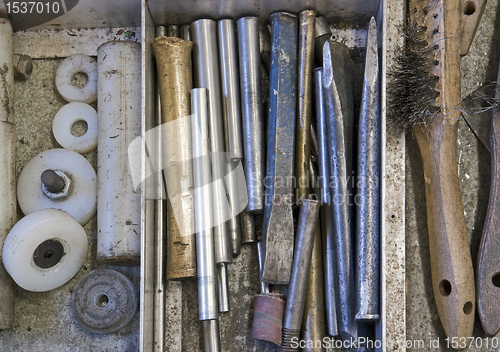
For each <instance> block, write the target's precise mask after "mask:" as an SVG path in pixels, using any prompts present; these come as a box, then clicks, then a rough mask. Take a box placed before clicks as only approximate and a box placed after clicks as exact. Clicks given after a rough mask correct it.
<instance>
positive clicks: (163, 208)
mask: <svg viewBox="0 0 500 352" xmlns="http://www.w3.org/2000/svg"><path fill="white" fill-rule="evenodd" d="M166 34H167V28H166V27H165V26H157V27H156V37H157V38H158V37H164V36H166ZM160 100H161V99H160V88H159V87H158V84H157V85H156V101H155V103H156V104H155V107H156V111H155V114H156V115H155V119H154V125H153V126H155V127H157V128H156V130H155V133H156V135H155V139H156V140H155V144H154V148H155V151H154V152H153V153H150V154H149V156H150V157H151V159H152V161H153V162H154V165H155V170H157V172H156V175H155V183H154V184H155V187H156V192H155V197H154V200H152V202H154V211H155V214H154V219H155V220H154V221H155V225H154V238H155V240H154V245H155V246H154V249H155V266H154V274H155V281H154V315H153V316H154V325H153V326H154V328H153V331H154V339H155V340H154V341H155V346H156V347H157V349H158V351H163V350H165V314H164V312H165V291H166V287H165V286H166V265H165V261H166V231H167V228H166V218H167V204H166V200H165V199H164V198H165V184H164V182H163V139H162V133H161V132H162V129H161V127H160V126H161V125H162V123H163V122H162V118H161V101H160Z"/></svg>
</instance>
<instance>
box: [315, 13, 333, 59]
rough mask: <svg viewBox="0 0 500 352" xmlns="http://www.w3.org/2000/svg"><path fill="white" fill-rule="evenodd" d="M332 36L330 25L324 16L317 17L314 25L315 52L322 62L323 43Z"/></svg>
mask: <svg viewBox="0 0 500 352" xmlns="http://www.w3.org/2000/svg"><path fill="white" fill-rule="evenodd" d="M331 36H332V31H331V29H330V25H329V24H328V22H327V21H326V18H325V17H323V16H318V17H316V25H315V27H314V38H315V39H314V44H315V46H314V48H315V49H314V52H315V55H316V58H317V59H318V60H319V62H320V63H322V62H323V45H324V44H325V42H326V41H327V40H328V39H330V37H331Z"/></svg>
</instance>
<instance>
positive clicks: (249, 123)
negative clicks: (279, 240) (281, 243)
mask: <svg viewBox="0 0 500 352" xmlns="http://www.w3.org/2000/svg"><path fill="white" fill-rule="evenodd" d="M237 24H238V47H239V57H240V87H241V103H242V118H243V142H244V152H245V153H244V154H245V157H244V159H243V162H244V166H245V175H246V178H247V193H248V206H247V211H249V212H262V211H263V209H264V194H265V189H264V178H265V172H266V154H265V153H266V148H265V131H266V127H265V124H264V109H263V106H262V83H261V64H260V62H261V59H260V54H259V33H258V31H259V19H258V17H243V18H240V19H239V20H238V22H237Z"/></svg>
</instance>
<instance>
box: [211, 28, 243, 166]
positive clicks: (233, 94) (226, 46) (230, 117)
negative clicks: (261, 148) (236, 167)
mask: <svg viewBox="0 0 500 352" xmlns="http://www.w3.org/2000/svg"><path fill="white" fill-rule="evenodd" d="M217 29H218V35H219V57H220V70H221V81H222V102H223V104H222V110H223V113H224V128H225V141H226V152H228V153H229V159H231V160H234V159H242V158H243V143H242V137H241V112H240V109H241V105H240V87H239V73H238V53H237V49H236V33H235V24H234V21H233V20H228V19H224V20H220V21H219V22H217Z"/></svg>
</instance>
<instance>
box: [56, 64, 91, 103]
mask: <svg viewBox="0 0 500 352" xmlns="http://www.w3.org/2000/svg"><path fill="white" fill-rule="evenodd" d="M79 72H83V73H85V74H86V75H87V84H86V85H85V86H84V87H82V88H78V87H75V86H73V85H72V84H71V79H72V78H73V76H74V75H75V74H77V73H79ZM56 87H57V91H58V92H59V94H61V96H62V97H63V98H64V99H65V100H66V101H69V102H73V101H79V102H82V103H87V104H90V103H93V102H94V101H96V100H97V61H95V60H94V59H93V58H91V57H90V56H87V55H81V54H78V55H72V56H68V57H67V58H65V59H64V60H63V61H62V62H61V64H60V65H59V66H58V67H57V70H56Z"/></svg>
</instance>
